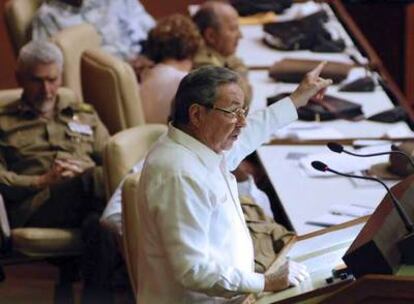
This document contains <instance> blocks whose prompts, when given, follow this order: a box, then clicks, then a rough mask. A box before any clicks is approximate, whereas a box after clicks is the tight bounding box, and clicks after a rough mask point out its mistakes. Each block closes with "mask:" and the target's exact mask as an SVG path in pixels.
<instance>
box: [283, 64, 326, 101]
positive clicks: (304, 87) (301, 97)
mask: <svg viewBox="0 0 414 304" xmlns="http://www.w3.org/2000/svg"><path fill="white" fill-rule="evenodd" d="M325 65H326V61H324V62H321V63H320V64H319V65H318V66H317V67H316V68H314V69H313V70H312V71H310V72H308V73H307V74H306V75H305V77H304V78H303V79H302V81H301V82H300V84H299V86H298V87H297V88H296V90H295V91H293V93H292V94H291V95H290V98H291V99H292V101H293V103H294V104H295V106H296V108H300V107H303V106H305V105H306V104H307V103H308V101H309V99H311V98H312V97H314V98H315V99H318V100H322V98H323V96H324V95H325V91H326V88H327V87H328V86H329V85H331V84H332V80H331V79H324V78H322V77H319V75H320V74H321V72H322V70H323V68H324V67H325Z"/></svg>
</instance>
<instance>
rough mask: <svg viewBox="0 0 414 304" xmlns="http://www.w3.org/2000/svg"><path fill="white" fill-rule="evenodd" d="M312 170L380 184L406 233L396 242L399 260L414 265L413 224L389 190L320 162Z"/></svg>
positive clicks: (364, 177)
mask: <svg viewBox="0 0 414 304" xmlns="http://www.w3.org/2000/svg"><path fill="white" fill-rule="evenodd" d="M312 166H313V168H315V169H316V170H318V171H323V172H324V171H329V172H332V173H334V174H337V175H340V176H344V177H350V178H357V179H363V180H372V181H376V182H378V183H380V184H381V185H382V186H383V187H384V188H385V189H386V190H387V192H388V193H389V195H390V197H391V201H392V202H393V204H394V206H395V208H396V210H397V213H398V215H399V216H400V218H401V220H402V221H403V223H404V226H405V228H406V230H407V233H406V234H405V235H404V236H403V237H402V238H401V239H400V240H398V242H397V246H398V248H399V250H400V252H401V260H402V263H403V264H407V265H414V224H413V222H412V221H411V219H410V218H409V217H408V215H407V213H406V212H405V210H404V209H403V207H402V206H401V204H400V202H399V201H398V199H397V198H396V197H395V195H394V193H392V191H391V189H390V188H389V187H388V186H387V185H386V184H385V183H384V182H383V181H382V180H380V179H378V178H375V177H370V176H359V175H353V174H347V173H342V172H338V171H336V170H333V169H331V168H329V167H328V166H327V165H325V164H324V163H322V162H319V161H314V162H312Z"/></svg>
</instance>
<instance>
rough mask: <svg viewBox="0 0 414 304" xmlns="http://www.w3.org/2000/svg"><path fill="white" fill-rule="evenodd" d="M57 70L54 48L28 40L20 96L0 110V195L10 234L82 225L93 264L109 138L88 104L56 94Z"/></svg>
mask: <svg viewBox="0 0 414 304" xmlns="http://www.w3.org/2000/svg"><path fill="white" fill-rule="evenodd" d="M62 68H63V57H62V53H61V52H60V50H59V48H57V47H56V46H55V45H54V44H51V43H49V42H46V41H42V42H40V41H32V42H30V43H29V44H27V45H26V46H24V47H23V48H22V49H21V51H20V54H19V58H18V63H17V72H16V77H17V81H18V83H19V85H20V86H21V87H22V88H23V93H22V96H21V98H20V99H18V100H16V101H14V102H12V103H10V104H8V105H7V106H5V107H2V108H0V192H1V194H2V195H3V197H4V198H5V202H6V208H7V212H8V216H9V220H10V224H11V226H12V227H13V228H16V227H61V228H79V227H82V228H83V229H82V232H83V238H84V240H85V241H86V244H85V245H86V252H85V253H86V255H88V254H92V255H93V254H96V256H95V257H91V259H92V260H93V263H95V262H97V260H98V259H99V258H100V257H97V255H98V250H97V249H96V248H95V249H91V250H89V251H88V241H89V240H91V238H92V239H93V241H92V242H93V243H94V246H101V245H100V244H99V243H97V242H98V241H97V240H96V236H97V235H100V234H99V233H100V232H97V231H98V230H99V228H97V226H96V225H94V224H93V223H95V224H96V223H98V219H99V216H100V213H101V212H102V210H103V207H104V189H103V180H102V168H101V166H100V165H101V155H102V148H103V146H104V144H105V142H106V140H107V139H108V138H109V134H108V131H107V130H106V128H105V126H104V125H103V124H102V122H101V121H100V119H99V117H98V115H97V114H96V112H95V110H94V109H93V108H92V106H90V105H88V104H84V103H76V100H73V99H74V98H70V97H68V96H66V97H65V96H63V95H62V96H61V94H58V88H59V86H60V84H61V73H62ZM98 227H99V226H98ZM92 231H95V234H94V236H93V237H92V235H91V234H93V232H92ZM93 251H95V253H93ZM91 252H92V253H91ZM88 268H89V269H91V268H92V266H91V265H89V266H88ZM92 269H93V268H92ZM93 271H97V272H98V270H95V269H93ZM93 275H95V274H93ZM86 276H87V275H86ZM87 283H89V282H86V278H85V284H87ZM90 283H91V284H93V283H92V282H90Z"/></svg>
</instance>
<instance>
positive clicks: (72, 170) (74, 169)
mask: <svg viewBox="0 0 414 304" xmlns="http://www.w3.org/2000/svg"><path fill="white" fill-rule="evenodd" d="M92 166H93V165H92V164H90V163H86V162H84V161H82V160H77V159H55V161H54V163H53V166H52V167H51V168H50V169H49V171H47V172H46V173H44V174H42V175H40V176H39V177H38V178H37V180H36V182H35V185H34V186H35V187H36V188H45V187H48V186H51V185H54V184H58V183H61V182H62V181H64V180H66V179H69V178H73V177H75V176H78V175H80V174H82V173H83V172H85V171H86V170H87V169H89V168H91V167H92Z"/></svg>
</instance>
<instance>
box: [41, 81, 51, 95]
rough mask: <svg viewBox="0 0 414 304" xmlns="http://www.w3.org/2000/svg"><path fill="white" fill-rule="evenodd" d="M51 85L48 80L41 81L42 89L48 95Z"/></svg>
mask: <svg viewBox="0 0 414 304" xmlns="http://www.w3.org/2000/svg"><path fill="white" fill-rule="evenodd" d="M52 89H53V85H52V84H51V83H50V82H49V81H43V83H42V90H43V92H44V93H45V95H49V94H50V93H51V92H52Z"/></svg>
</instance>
